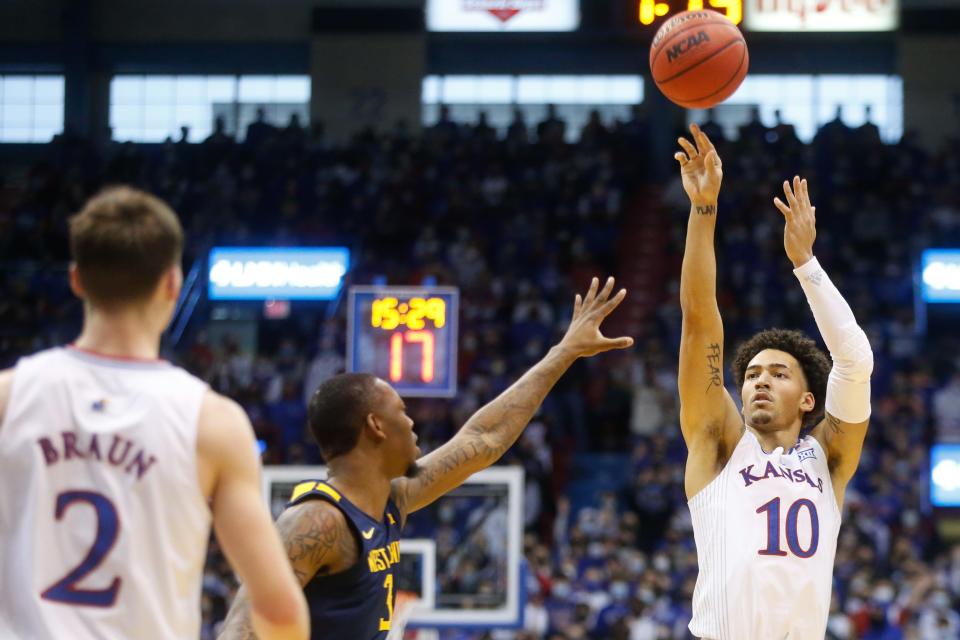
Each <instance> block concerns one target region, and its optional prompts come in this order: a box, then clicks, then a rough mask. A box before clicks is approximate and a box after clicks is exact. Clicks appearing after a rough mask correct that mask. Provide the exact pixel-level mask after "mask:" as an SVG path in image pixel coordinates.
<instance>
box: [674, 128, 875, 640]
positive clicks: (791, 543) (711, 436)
mask: <svg viewBox="0 0 960 640" xmlns="http://www.w3.org/2000/svg"><path fill="white" fill-rule="evenodd" d="M691 132H692V133H693V139H694V142H695V144H694V143H691V142H690V141H688V140H686V139H684V138H680V139H679V143H680V146H681V147H682V149H683V150H682V151H679V152H677V153H676V155H675V158H676V159H677V161H678V162H679V163H680V170H681V177H682V180H683V186H684V189H685V190H686V192H687V195H688V196H689V197H690V217H689V222H688V227H687V238H686V247H685V249H684V255H683V267H682V271H681V277H680V303H681V307H682V309H683V326H682V334H681V343H680V371H679V387H680V402H681V410H680V427H681V430H682V432H683V437H684V440H685V441H686V444H687V448H688V454H687V465H686V471H685V477H684V481H685V485H686V486H685V488H686V494H687V498H688V500H689V507H690V513H691V515H692V517H693V530H694V536H695V539H696V545H697V557H698V561H699V567H700V574H699V576H698V578H697V585H696V588H695V591H694V596H693V619H692V620H691V622H690V631H691V632H692V633H693V634H694V635H695V636H697V637H699V638H708V639H710V640H814V639H816V640H820V639H821V638H823V637H824V634H825V630H826V625H827V616H828V613H829V609H830V597H831V591H832V574H833V560H834V554H835V552H836V543H837V534H838V532H839V529H840V515H841V507H842V505H843V494H844V489H845V488H846V485H847V482H848V481H849V480H850V478H851V477H852V476H853V474H854V472H855V471H856V468H857V464H858V462H859V460H860V451H861V448H862V446H863V439H864V435H865V434H866V430H867V422H868V419H869V416H870V374H871V372H872V369H873V355H872V352H871V350H870V344H869V343H868V342H867V338H866V335H865V334H864V332H863V330H862V329H861V328H860V327H859V326H858V325H857V322H856V319H855V318H854V316H853V313H852V312H851V310H850V307H849V306H848V305H847V303H846V301H844V299H843V297H842V296H841V295H840V293H839V292H838V291H837V289H836V287H834V285H833V283H832V282H831V281H830V278H829V277H828V276H827V274H826V273H825V272H824V270H823V268H822V267H820V265H819V263H818V262H817V259H816V258H815V257H814V256H813V241H814V238H815V236H816V225H815V218H814V208H813V206H812V205H811V204H810V198H809V195H808V193H807V183H806V181H805V180H800V179H799V178H794V180H793V184H792V185H791V184H790V183H788V182H784V185H783V189H784V195H785V198H786V203H784V202H782V201H781V200H780V199H779V198H777V199H775V200H774V204H775V205H776V207H777V208H778V209H779V210H780V212H781V213H782V214H783V216H784V221H785V227H784V249H785V250H786V254H787V257H788V258H789V259H790V261H791V262H792V263H793V266H794V267H795V269H794V273H795V274H796V276H797V278H798V280H799V281H800V286H801V287H802V288H803V291H804V293H805V294H806V297H807V302H808V303H809V305H810V308H811V310H812V311H813V315H814V318H815V320H816V322H817V327H818V328H819V330H820V333H821V335H822V337H823V340H824V342H825V343H826V345H827V347H828V348H829V350H830V355H831V356H832V358H833V365H832V368H831V367H830V365H829V362H828V361H827V359H826V357H825V356H823V354H822V353H820V352H819V349H817V348H816V345H815V343H813V341H812V340H810V339H809V338H807V337H805V336H803V335H802V334H800V333H799V332H796V331H783V330H767V331H763V332H760V333H759V334H757V335H756V336H754V337H752V338H751V339H749V340H748V341H747V342H746V343H744V345H743V346H741V347H740V349H739V350H738V353H737V355H736V357H735V362H734V371H735V374H736V376H737V382H738V384H739V385H740V387H741V399H742V406H743V409H742V416H741V414H740V413H739V412H738V411H737V408H736V405H735V404H734V402H733V399H732V398H731V397H730V395H729V394H728V393H727V391H726V389H725V388H724V385H723V325H722V322H721V319H720V311H719V308H718V306H717V299H716V258H715V255H714V246H713V244H714V228H715V226H716V222H717V217H718V215H719V213H718V210H717V195H718V193H719V191H720V182H721V178H722V169H721V163H720V158H719V157H718V155H717V152H716V149H714V147H713V145H712V144H711V142H710V140H709V139H708V138H707V136H706V135H704V133H703V132H702V131H700V129H699V128H698V127H697V126H696V125H693V126H691ZM824 396H825V397H824ZM823 408H825V410H826V415H825V417H824V418H823V419H818V418H819V414H820V412H821V411H822V409H823Z"/></svg>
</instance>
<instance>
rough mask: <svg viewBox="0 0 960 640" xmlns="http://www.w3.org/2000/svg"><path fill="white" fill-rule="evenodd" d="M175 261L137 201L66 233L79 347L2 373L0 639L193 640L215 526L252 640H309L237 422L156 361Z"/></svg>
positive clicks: (121, 199) (89, 212)
mask: <svg viewBox="0 0 960 640" xmlns="http://www.w3.org/2000/svg"><path fill="white" fill-rule="evenodd" d="M182 247H183V231H182V229H181V227H180V222H179V220H177V216H176V214H174V212H173V211H171V210H170V208H169V207H167V205H166V204H164V203H163V202H161V201H160V200H158V199H157V198H154V197H153V196H150V195H148V194H146V193H144V192H142V191H137V190H135V189H130V188H126V187H118V188H113V189H109V190H107V191H104V192H103V193H101V194H100V195H98V196H96V197H94V198H93V199H91V200H90V201H89V202H88V203H87V204H86V206H85V207H84V209H83V210H82V211H81V212H80V213H79V214H77V215H76V216H74V217H72V218H71V219H70V250H71V254H72V257H73V260H74V263H73V264H72V265H71V267H70V286H71V288H72V289H73V291H74V293H75V294H76V295H77V296H79V297H80V298H81V299H82V300H83V329H82V331H81V333H80V336H79V337H78V338H77V340H76V342H75V343H74V344H73V345H70V346H68V347H58V348H54V349H49V350H46V351H41V352H39V353H36V354H34V355H32V356H29V357H26V358H22V359H21V360H20V361H19V362H18V363H17V365H16V367H14V368H13V369H8V370H6V371H3V372H0V486H3V488H4V497H3V500H0V541H2V544H0V638H4V639H7V638H23V639H26V638H30V639H31V640H53V639H62V638H70V639H71V640H88V639H89V640H94V639H106V638H110V639H120V638H143V639H158V640H160V639H173V638H198V637H199V636H200V622H201V621H200V589H201V579H202V576H203V564H204V560H205V559H206V549H207V542H208V540H209V538H210V527H211V524H212V525H213V527H215V529H216V532H217V538H218V540H219V542H220V545H221V547H222V548H223V551H224V553H225V554H226V556H227V559H228V560H229V561H230V563H231V565H232V566H233V568H234V569H235V570H236V572H237V573H238V574H240V576H241V577H242V578H243V579H244V581H245V582H246V584H247V585H248V587H249V590H250V594H251V595H250V599H251V601H252V603H253V612H254V613H253V627H254V628H255V629H256V631H257V633H258V634H260V637H262V638H290V639H301V638H306V637H307V636H308V634H309V619H308V616H307V606H306V601H305V599H304V597H303V594H302V592H301V591H300V589H299V585H298V584H297V582H296V580H295V578H294V575H293V572H292V570H291V568H290V564H289V563H288V562H287V559H286V555H285V554H284V552H283V548H282V547H281V545H280V540H279V538H278V536H277V533H276V530H275V528H274V527H273V523H272V521H271V520H270V514H269V512H268V511H267V509H266V507H265V506H264V504H263V501H262V498H261V497H260V487H259V480H260V478H259V475H260V463H259V461H258V459H257V453H256V443H255V441H254V438H253V429H252V428H251V426H250V421H249V420H248V419H247V416H246V415H245V414H244V412H243V409H241V408H240V406H239V405H237V404H236V403H235V402H233V401H231V400H228V399H226V398H224V397H223V396H220V395H219V394H216V393H214V392H212V391H211V390H210V389H209V388H207V385H206V384H205V383H203V382H202V381H200V380H198V379H197V378H194V377H193V376H191V375H190V374H188V373H187V372H185V371H183V370H182V369H179V368H177V367H174V366H173V365H171V364H170V363H169V362H165V361H163V360H159V359H158V358H159V352H160V335H161V333H162V332H163V330H164V328H165V327H166V326H167V324H168V323H169V322H170V318H171V316H172V314H173V310H174V307H175V305H176V302H177V299H178V297H179V295H180V288H181V284H182V282H183V274H182V273H181V271H180V254H181V251H182Z"/></svg>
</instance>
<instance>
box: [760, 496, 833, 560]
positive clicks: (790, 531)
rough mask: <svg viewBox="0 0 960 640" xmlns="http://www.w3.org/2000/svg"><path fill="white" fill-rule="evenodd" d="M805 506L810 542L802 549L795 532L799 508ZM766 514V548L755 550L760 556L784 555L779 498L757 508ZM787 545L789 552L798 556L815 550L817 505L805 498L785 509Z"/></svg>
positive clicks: (808, 554) (818, 536) (802, 556)
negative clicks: (781, 544)
mask: <svg viewBox="0 0 960 640" xmlns="http://www.w3.org/2000/svg"><path fill="white" fill-rule="evenodd" d="M804 507H806V509H807V512H808V513H809V514H810V544H809V545H808V546H807V548H806V549H804V548H803V547H802V546H800V536H799V534H798V533H797V519H798V518H799V517H800V509H802V508H804ZM764 512H766V514H767V548H766V549H760V550H759V551H757V553H758V554H760V555H761V556H785V555H787V552H786V551H783V550H782V549H781V548H780V498H774V499H773V500H771V501H770V502H767V503H766V504H764V505H763V506H761V507H760V508H759V509H757V513H764ZM785 528H786V530H787V546H788V547H789V548H790V551H791V553H793V555H795V556H797V557H798V558H809V557H810V556H812V555H813V554H815V553H816V552H817V545H818V544H819V543H820V518H819V517H817V505H815V504H813V502H811V501H810V500H807V499H806V498H801V499H799V500H797V501H796V502H794V503H793V504H792V505H790V508H789V509H788V510H787V523H786V527H785Z"/></svg>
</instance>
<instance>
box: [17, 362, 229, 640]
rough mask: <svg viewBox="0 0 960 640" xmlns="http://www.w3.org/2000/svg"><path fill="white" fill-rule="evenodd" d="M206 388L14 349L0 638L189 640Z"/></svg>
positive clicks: (203, 507) (195, 622)
mask: <svg viewBox="0 0 960 640" xmlns="http://www.w3.org/2000/svg"><path fill="white" fill-rule="evenodd" d="M205 392H206V385H205V384H204V383H203V382H201V381H200V380H198V379H196V378H194V377H193V376H191V375H189V374H188V373H186V372H185V371H183V370H182V369H178V368H177V367H174V366H172V365H171V364H169V363H167V362H164V361H160V360H158V361H129V360H119V359H114V358H108V357H105V356H99V355H95V354H91V353H88V352H85V351H81V350H78V349H75V348H72V347H65V348H56V349H50V350H48V351H42V352H40V353H37V354H35V355H33V356H30V357H27V358H23V359H21V360H20V361H19V362H18V363H17V366H16V368H15V370H14V374H13V383H12V389H11V392H10V397H9V400H8V403H7V408H6V413H5V414H4V419H3V423H2V424H0V487H3V498H2V500H0V541H2V544H0V638H4V640H6V639H14V638H22V639H29V640H47V639H53V638H70V639H71V640H87V639H93V638H97V639H108V640H112V639H114V638H116V639H120V638H125V639H126V638H138V639H154V638H157V639H160V638H163V639H166V638H197V637H198V636H199V634H200V588H201V576H202V572H203V563H204V557H205V555H206V548H207V540H208V536H209V533H210V523H211V514H210V510H209V508H208V507H207V502H206V500H205V498H204V496H203V494H202V492H201V489H200V486H199V482H198V478H197V454H196V441H197V421H198V418H199V413H200V405H201V402H202V399H203V396H204V393H205Z"/></svg>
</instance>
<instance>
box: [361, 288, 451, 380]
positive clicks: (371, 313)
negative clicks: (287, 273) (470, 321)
mask: <svg viewBox="0 0 960 640" xmlns="http://www.w3.org/2000/svg"><path fill="white" fill-rule="evenodd" d="M348 298H349V301H348V307H347V371H350V372H363V373H372V374H374V375H375V376H377V377H379V378H382V379H383V380H386V381H387V382H389V383H390V384H391V385H393V388H394V389H396V390H397V393H399V394H400V395H401V396H405V397H452V396H454V395H456V393H457V319H458V314H459V303H460V291H459V289H457V288H455V287H388V286H382V287H381V286H357V287H350V290H349V294H348Z"/></svg>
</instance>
